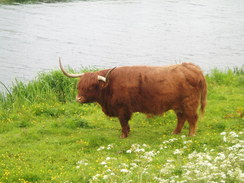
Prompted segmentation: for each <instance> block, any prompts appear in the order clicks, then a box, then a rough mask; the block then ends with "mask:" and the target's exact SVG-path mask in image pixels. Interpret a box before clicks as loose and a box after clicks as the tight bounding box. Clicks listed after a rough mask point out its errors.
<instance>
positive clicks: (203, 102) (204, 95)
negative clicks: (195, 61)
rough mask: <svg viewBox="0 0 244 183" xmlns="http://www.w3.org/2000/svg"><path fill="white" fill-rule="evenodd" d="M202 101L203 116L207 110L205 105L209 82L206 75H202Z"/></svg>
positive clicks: (201, 110)
mask: <svg viewBox="0 0 244 183" xmlns="http://www.w3.org/2000/svg"><path fill="white" fill-rule="evenodd" d="M200 102H201V108H200V112H201V115H202V116H203V115H204V112H205V107H206V105H207V82H206V79H205V77H204V76H203V77H202V80H201V99H200Z"/></svg>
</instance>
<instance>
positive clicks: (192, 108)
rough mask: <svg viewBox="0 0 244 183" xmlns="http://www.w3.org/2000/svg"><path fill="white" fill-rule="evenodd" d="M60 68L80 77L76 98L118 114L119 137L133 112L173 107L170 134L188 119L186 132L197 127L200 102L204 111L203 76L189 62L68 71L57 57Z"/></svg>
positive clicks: (127, 129) (156, 111) (155, 112)
mask: <svg viewBox="0 0 244 183" xmlns="http://www.w3.org/2000/svg"><path fill="white" fill-rule="evenodd" d="M59 61H60V60H59ZM60 68H61V70H62V72H63V73H64V74H65V75H66V76H68V77H80V80H79V83H78V95H77V97H76V100H77V101H78V102H80V103H90V102H98V103H99V104H100V105H101V107H102V110H103V112H104V113H105V114H106V115H108V116H113V117H118V118H119V120H120V124H121V127H122V135H121V138H126V137H127V136H128V134H129V132H130V126H129V124H128V121H129V120H130V118H131V116H132V114H133V113H134V112H142V113H145V114H153V115H159V114H162V113H163V112H166V111H168V110H170V109H172V110H174V111H175V113H176V115H177V119H178V123H177V126H176V128H175V130H174V131H173V134H178V133H180V132H181V129H182V127H183V125H184V123H185V121H186V120H187V121H188V123H189V126H190V129H189V136H193V135H194V134H195V131H196V124H197V120H198V114H197V110H198V106H199V104H200V106H201V112H202V114H203V113H204V109H205V106H206V95H207V85H206V80H205V78H204V75H203V73H202V71H201V69H200V68H199V67H198V66H196V65H194V64H192V63H182V64H177V65H171V66H164V67H162V66H160V67H151V66H124V67H118V68H113V69H106V70H101V71H96V72H87V73H83V74H68V73H67V72H66V71H65V70H64V68H63V67H62V65H61V61H60Z"/></svg>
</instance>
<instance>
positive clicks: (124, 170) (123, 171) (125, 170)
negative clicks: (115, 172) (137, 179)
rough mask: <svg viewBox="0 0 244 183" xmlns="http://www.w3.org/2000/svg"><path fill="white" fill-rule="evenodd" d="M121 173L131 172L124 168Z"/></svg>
mask: <svg viewBox="0 0 244 183" xmlns="http://www.w3.org/2000/svg"><path fill="white" fill-rule="evenodd" d="M120 172H122V173H129V170H127V169H125V168H123V169H121V170H120Z"/></svg>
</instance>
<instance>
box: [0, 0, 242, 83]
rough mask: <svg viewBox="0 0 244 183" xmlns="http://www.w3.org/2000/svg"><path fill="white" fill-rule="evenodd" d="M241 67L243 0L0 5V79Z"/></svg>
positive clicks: (110, 1) (167, 0)
mask: <svg viewBox="0 0 244 183" xmlns="http://www.w3.org/2000/svg"><path fill="white" fill-rule="evenodd" d="M59 57H61V58H62V60H63V64H64V65H66V66H67V65H69V66H70V67H73V68H80V67H81V66H92V67H99V68H109V67H114V66H122V65H168V64H174V63H180V62H193V63H196V64H198V65H199V66H201V67H202V69H203V70H204V71H205V72H208V71H209V70H211V69H213V68H216V67H217V68H220V69H225V68H232V67H235V66H241V65H243V64H244V1H243V0H199V1H195V0H150V1H149V0H116V1H113V0H103V1H74V2H69V3H54V4H29V5H17V6H16V5H2V6H0V81H2V82H3V83H5V84H6V85H8V86H10V84H11V82H12V81H13V80H14V78H17V79H20V80H24V81H28V80H31V79H33V78H35V76H36V75H37V73H38V72H43V71H49V70H52V69H57V68H58V58H59Z"/></svg>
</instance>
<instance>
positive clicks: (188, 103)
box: [184, 95, 199, 136]
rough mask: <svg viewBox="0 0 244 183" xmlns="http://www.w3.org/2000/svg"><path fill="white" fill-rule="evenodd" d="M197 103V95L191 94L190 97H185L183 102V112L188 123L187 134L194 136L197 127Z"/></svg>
mask: <svg viewBox="0 0 244 183" xmlns="http://www.w3.org/2000/svg"><path fill="white" fill-rule="evenodd" d="M198 105H199V100H198V97H196V96H194V95H193V96H192V97H190V98H187V100H185V103H184V113H185V115H186V119H187V121H188V123H189V127H190V128H189V136H194V135H195V133H196V127H197V120H198V114H197V108H198Z"/></svg>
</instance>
